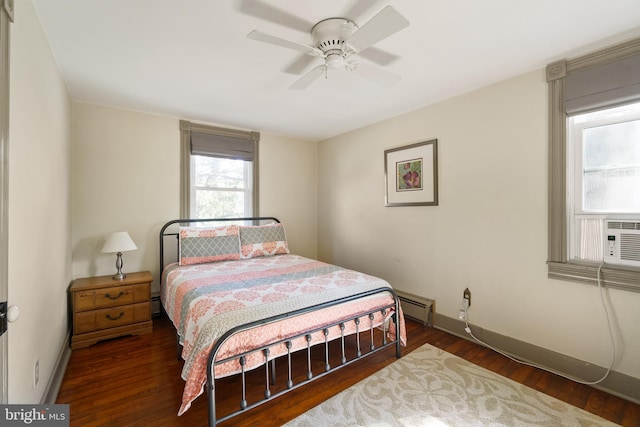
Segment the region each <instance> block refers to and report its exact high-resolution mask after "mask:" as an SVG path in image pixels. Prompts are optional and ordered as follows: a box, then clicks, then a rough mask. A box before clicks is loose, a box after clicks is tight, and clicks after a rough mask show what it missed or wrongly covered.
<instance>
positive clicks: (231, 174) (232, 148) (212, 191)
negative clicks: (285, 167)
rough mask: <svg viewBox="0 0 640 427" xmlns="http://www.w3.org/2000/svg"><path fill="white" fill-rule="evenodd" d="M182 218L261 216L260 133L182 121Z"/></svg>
mask: <svg viewBox="0 0 640 427" xmlns="http://www.w3.org/2000/svg"><path fill="white" fill-rule="evenodd" d="M180 130H181V146H182V148H181V157H182V160H181V165H182V166H181V169H182V171H181V180H182V182H181V207H180V211H181V216H182V217H183V218H224V217H251V216H257V214H258V203H257V200H258V181H257V177H258V173H257V171H258V152H257V143H258V140H259V139H260V134H259V133H257V132H248V131H240V130H234V129H225V128H218V127H214V126H205V125H199V124H195V123H190V122H187V121H181V122H180Z"/></svg>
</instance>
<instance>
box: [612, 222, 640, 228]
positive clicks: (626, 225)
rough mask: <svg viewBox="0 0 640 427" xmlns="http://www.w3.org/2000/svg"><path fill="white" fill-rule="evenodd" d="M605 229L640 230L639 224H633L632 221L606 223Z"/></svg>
mask: <svg viewBox="0 0 640 427" xmlns="http://www.w3.org/2000/svg"><path fill="white" fill-rule="evenodd" d="M607 229H610V230H640V222H634V221H607Z"/></svg>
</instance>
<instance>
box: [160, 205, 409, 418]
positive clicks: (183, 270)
mask: <svg viewBox="0 0 640 427" xmlns="http://www.w3.org/2000/svg"><path fill="white" fill-rule="evenodd" d="M160 265H161V278H162V279H161V301H162V306H163V309H164V312H165V313H166V314H167V316H168V317H169V319H170V320H171V321H172V323H173V325H174V326H175V328H176V332H177V340H178V349H179V355H180V356H181V357H182V358H183V359H184V361H185V362H184V366H183V370H182V379H183V380H185V388H184V393H183V398H182V403H181V406H180V409H179V411H178V415H182V414H183V413H184V412H185V411H187V410H188V409H189V407H190V406H191V403H192V402H193V400H195V399H196V398H197V397H198V396H200V395H201V394H202V393H203V392H204V391H205V390H206V391H207V395H208V405H209V425H212V426H213V425H216V424H217V423H218V422H221V421H224V420H227V419H229V418H231V417H233V416H235V415H238V414H240V413H243V412H244V411H246V410H248V409H251V408H253V407H255V406H258V405H260V404H262V403H264V402H265V401H268V400H270V399H273V398H275V397H277V396H279V395H281V394H284V393H286V392H288V391H290V390H293V389H295V388H298V387H300V386H302V385H304V384H305V383H307V382H309V381H312V380H314V379H316V378H320V377H322V376H324V375H326V374H327V373H329V372H331V371H333V370H335V369H339V368H341V367H344V366H348V365H349V364H350V363H352V362H355V361H357V360H359V359H360V358H362V357H365V356H368V355H371V354H374V353H376V352H378V351H380V350H382V349H384V348H386V347H389V346H395V348H396V357H400V355H401V351H400V348H401V347H400V346H401V345H402V344H406V333H405V329H404V318H403V316H402V311H401V308H400V304H399V301H398V297H397V295H396V294H395V292H394V291H393V289H392V288H391V286H390V285H389V284H388V283H387V282H385V281H383V280H382V279H379V278H376V277H373V276H369V275H366V274H363V273H359V272H356V271H353V270H348V269H344V268H341V267H337V266H334V265H330V264H326V263H322V262H320V261H316V260H312V259H308V258H305V257H302V256H299V255H295V254H292V253H290V251H289V249H288V245H287V241H286V234H285V231H284V226H283V225H282V224H281V223H280V221H279V220H278V219H277V218H273V217H260V218H225V219H207V220H195V219H178V220H173V221H169V222H168V223H166V224H165V225H164V226H163V227H162V229H161V231H160ZM350 336H351V337H350ZM361 336H366V337H367V338H368V341H367V342H366V343H363V342H362V343H361V341H364V338H362V339H361ZM347 337H350V338H354V337H355V340H356V341H355V342H356V349H355V351H354V352H351V353H352V354H347V353H348V351H347V350H345V342H346V340H347ZM330 343H332V344H331V345H340V346H341V357H340V361H339V362H338V363H337V364H336V363H335V362H333V363H330V361H329V345H330ZM335 343H337V344H335ZM320 346H323V348H324V350H323V351H324V352H325V354H326V358H325V363H324V365H325V366H324V367H323V369H322V372H317V370H316V371H315V372H314V369H313V368H312V366H311V361H310V354H311V351H312V349H313V348H316V347H320ZM297 351H302V352H306V353H307V357H306V360H307V364H308V366H307V367H306V369H307V371H306V372H307V373H306V378H305V379H304V380H303V381H298V382H296V381H294V378H293V376H292V374H291V372H292V367H291V366H292V360H293V358H292V355H293V354H295V353H296V352H297ZM278 359H280V360H281V361H282V362H279V363H280V364H283V365H285V366H286V368H285V371H288V374H287V375H286V380H285V381H284V382H285V383H286V384H285V385H284V386H283V387H280V389H277V391H275V390H276V389H275V388H274V389H273V390H272V386H273V384H274V381H275V378H276V368H275V366H276V360H278ZM332 364H333V365H334V366H331V365H332ZM258 368H262V370H264V376H265V381H264V392H263V396H264V398H261V399H260V400H258V401H248V399H247V393H246V379H245V377H246V375H247V373H249V372H251V371H254V370H258ZM231 375H237V376H238V377H239V378H240V380H239V381H240V383H241V384H242V387H241V393H240V396H239V397H238V403H239V405H238V406H239V409H238V410H236V411H233V412H231V413H229V414H222V415H220V414H217V412H216V381H217V380H219V379H221V378H225V377H228V376H231Z"/></svg>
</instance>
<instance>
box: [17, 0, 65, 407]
mask: <svg viewBox="0 0 640 427" xmlns="http://www.w3.org/2000/svg"><path fill="white" fill-rule="evenodd" d="M10 91H11V101H10V134H9V141H10V142H9V144H10V145H9V269H8V270H9V277H8V279H9V290H8V291H9V303H10V304H15V305H18V306H19V307H20V311H21V315H20V318H19V319H18V321H17V322H16V323H12V324H11V325H10V326H9V355H8V356H9V360H8V362H9V403H39V402H40V400H41V398H42V396H43V393H44V391H45V387H46V385H47V382H48V381H49V378H50V377H51V375H52V372H53V369H54V366H55V364H56V360H57V358H58V355H59V354H60V352H61V351H62V349H63V346H64V343H65V339H66V336H67V332H68V327H67V323H68V322H67V292H66V290H67V287H68V286H69V282H70V278H71V239H70V235H71V225H70V213H69V212H70V210H69V204H70V192H69V188H70V183H69V170H70V161H69V160H70V142H71V136H70V130H71V102H70V99H69V96H68V94H67V90H66V87H65V85H64V82H63V81H62V79H61V77H60V74H59V72H58V69H57V65H56V63H55V60H54V58H53V56H52V54H51V51H50V49H49V45H48V42H47V40H46V38H45V35H44V33H43V31H42V28H41V27H40V23H39V20H38V17H37V15H36V13H35V10H34V8H33V5H32V4H31V2H30V1H16V2H15V23H14V24H12V27H11V85H10ZM36 360H39V361H40V381H39V383H38V385H37V387H34V386H33V377H34V363H35V361H36Z"/></svg>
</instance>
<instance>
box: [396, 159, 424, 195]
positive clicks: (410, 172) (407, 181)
mask: <svg viewBox="0 0 640 427" xmlns="http://www.w3.org/2000/svg"><path fill="white" fill-rule="evenodd" d="M396 171H397V178H396V182H397V191H415V190H422V159H413V160H405V161H402V162H397V163H396Z"/></svg>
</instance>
